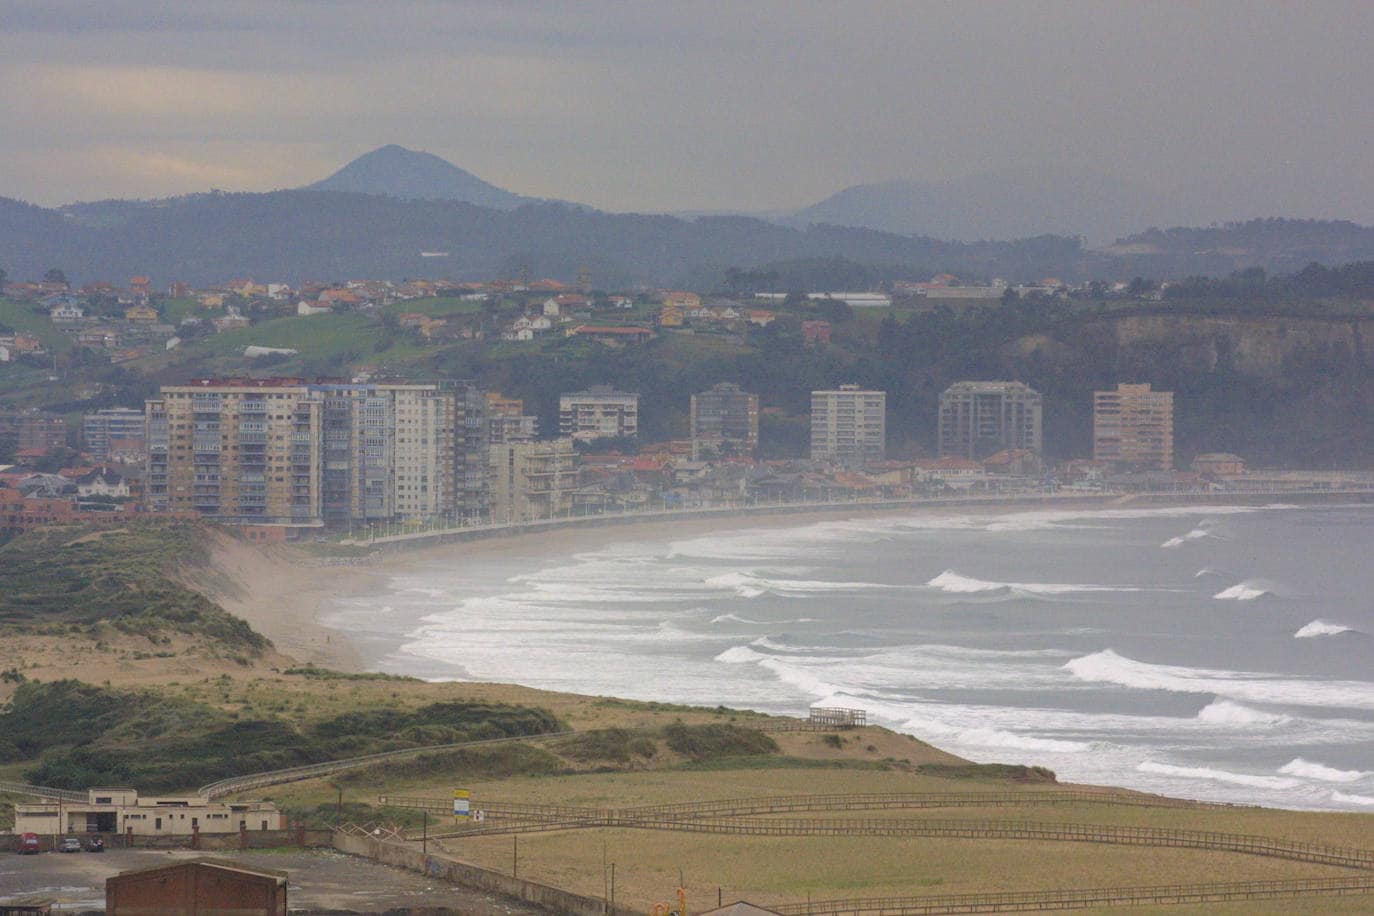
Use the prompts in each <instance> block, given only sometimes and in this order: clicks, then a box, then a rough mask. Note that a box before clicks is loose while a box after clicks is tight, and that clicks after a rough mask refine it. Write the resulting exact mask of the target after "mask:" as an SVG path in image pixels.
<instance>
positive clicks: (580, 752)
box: [557, 728, 658, 763]
mask: <svg viewBox="0 0 1374 916" xmlns="http://www.w3.org/2000/svg"><path fill="white" fill-rule="evenodd" d="M557 750H558V752H559V753H560V754H562V755H563V756H564V757H567V758H569V759H572V760H577V761H579V762H582V763H590V762H592V761H598V760H605V761H609V762H611V763H628V762H629V761H630V760H631V759H632V758H634V757H644V758H649V757H652V756H654V754H656V753H658V747H657V745H655V744H654V742H653V740H652V739H650V738H646V737H644V736H642V735H639V736H636V735H635V734H634V733H633V732H631V731H629V730H627V729H623V728H600V729H595V730H593V731H587V732H581V733H580V734H577V735H574V736H573V737H571V738H567V739H565V740H563V741H562V742H560V743H559V744H558V745H557Z"/></svg>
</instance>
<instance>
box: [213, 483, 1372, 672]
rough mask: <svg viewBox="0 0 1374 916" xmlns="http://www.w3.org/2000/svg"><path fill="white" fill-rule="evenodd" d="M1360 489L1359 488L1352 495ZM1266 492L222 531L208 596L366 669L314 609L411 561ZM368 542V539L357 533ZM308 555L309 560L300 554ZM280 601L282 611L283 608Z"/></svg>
mask: <svg viewBox="0 0 1374 916" xmlns="http://www.w3.org/2000/svg"><path fill="white" fill-rule="evenodd" d="M1361 496H1363V497H1364V498H1362V499H1361V498H1360V497H1361ZM1276 499H1278V497H1277V496H1276V495H1274V494H1177V493H1149V494H1135V495H1124V496H1123V495H1104V496H1081V495H1077V494H1075V495H1072V496H1062V497H1033V498H1021V499H1018V498H1014V497H1003V498H996V499H992V498H968V499H949V500H941V501H936V500H923V501H910V500H908V501H901V502H892V503H884V504H863V503H827V504H813V505H799V506H787V505H783V506H759V507H745V508H738V507H733V508H726V509H712V510H694V511H687V512H681V513H678V512H669V513H662V514H644V515H623V516H603V517H593V518H581V519H566V520H558V521H557V522H554V523H543V524H537V526H534V525H520V526H491V527H487V528H475V529H469V530H458V531H451V532H446V533H442V534H420V535H404V536H399V537H397V538H394V539H392V540H390V541H378V542H375V543H372V544H371V546H372V548H373V549H372V552H371V553H369V554H368V555H366V557H364V558H362V559H363V560H364V562H351V563H342V564H340V563H335V564H331V563H328V562H327V561H326V560H321V559H316V558H307V557H305V556H304V554H303V553H302V552H300V551H299V550H297V549H295V548H291V547H287V548H285V550H286V551H292V552H291V553H284V552H275V551H274V552H272V553H268V552H267V551H268V550H272V548H255V547H252V546H249V545H248V544H246V543H245V542H242V541H239V540H238V539H237V538H230V537H225V538H222V539H221V541H220V543H219V544H218V545H217V547H216V551H215V566H216V570H217V571H219V572H221V573H225V574H227V575H228V576H229V577H230V578H231V579H232V580H233V581H234V582H235V583H236V585H237V586H238V587H236V588H232V589H227V590H225V589H220V588H213V587H212V589H211V591H212V592H214V593H213V594H211V595H210V597H211V598H212V599H213V600H216V601H218V602H220V603H221V604H222V605H223V606H224V608H225V610H227V611H229V612H230V613H232V614H234V615H235V616H237V617H241V618H242V619H244V620H246V621H247V622H248V623H249V625H250V626H252V627H253V628H254V629H256V630H258V631H259V632H261V633H263V634H264V635H265V636H267V637H268V638H269V639H271V640H272V642H273V644H274V647H275V648H276V649H277V651H279V652H281V653H283V654H285V655H288V656H291V657H293V658H295V659H296V661H297V662H298V663H300V664H313V665H317V666H320V667H328V668H333V669H335V670H339V671H344V672H348V673H361V672H366V671H368V670H370V669H369V668H368V667H367V666H368V664H369V663H374V664H375V663H376V662H377V661H378V659H368V658H366V657H365V654H364V653H363V652H362V651H361V649H360V648H359V647H358V645H357V644H356V643H355V642H354V636H353V635H352V634H351V633H350V632H349V631H348V630H347V629H344V628H339V627H332V626H330V625H328V624H327V623H325V622H324V620H323V617H325V616H326V614H327V613H328V612H329V609H330V606H331V605H333V604H336V603H337V602H339V601H341V600H344V599H346V598H348V597H350V596H351V595H356V594H357V593H358V592H360V591H363V590H365V589H366V588H367V587H368V584H369V583H376V582H378V581H379V580H382V579H386V578H390V577H392V576H395V575H398V574H402V573H405V572H407V571H410V570H413V569H415V568H417V567H420V566H423V565H426V564H428V563H432V562H435V561H436V560H439V559H450V560H453V561H454V562H461V561H464V560H467V559H480V558H481V557H484V556H492V555H493V554H498V553H499V554H519V553H521V552H529V553H534V552H536V548H538V552H539V553H544V552H547V553H549V554H550V555H557V554H559V553H567V552H569V551H570V550H571V549H574V548H586V549H595V548H600V547H604V546H606V545H607V544H611V543H614V542H616V541H617V540H633V539H637V538H647V539H661V538H663V537H665V536H671V535H674V534H678V535H681V536H682V537H684V538H686V537H700V536H703V535H707V534H710V533H712V532H716V531H719V532H722V533H724V532H732V531H739V530H741V529H749V528H784V527H794V526H798V527H799V526H804V525H810V524H817V523H821V522H826V521H840V520H843V519H845V518H874V517H884V516H891V515H896V514H913V513H917V514H928V513H937V514H938V513H941V512H945V511H958V512H962V513H974V514H1006V513H1008V512H1015V511H1025V512H1035V511H1053V510H1056V509H1058V510H1064V511H1073V510H1076V509H1085V508H1100V509H1108V508H1120V509H1125V510H1128V509H1162V508H1176V507H1184V506H1190V505H1198V506H1266V505H1275V504H1280V503H1276ZM1356 500H1357V501H1358V502H1359V503H1361V504H1366V503H1371V502H1374V494H1349V493H1339V494H1327V493H1296V494H1284V496H1283V499H1282V500H1281V504H1289V503H1292V504H1303V505H1323V504H1329V503H1334V504H1336V505H1341V504H1347V503H1353V502H1354V501H1356ZM360 543H361V544H367V543H368V542H360ZM303 560H313V562H302V561H303ZM283 610H287V611H288V612H287V613H282V611H283Z"/></svg>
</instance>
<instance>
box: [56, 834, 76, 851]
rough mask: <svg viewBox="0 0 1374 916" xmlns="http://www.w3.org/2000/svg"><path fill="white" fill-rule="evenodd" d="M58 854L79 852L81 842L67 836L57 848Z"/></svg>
mask: <svg viewBox="0 0 1374 916" xmlns="http://www.w3.org/2000/svg"><path fill="white" fill-rule="evenodd" d="M57 851H58V852H80V851H81V841H80V840H78V839H77V838H76V837H74V836H69V837H67V838H66V839H65V840H63V841H62V845H60V846H58V847H57Z"/></svg>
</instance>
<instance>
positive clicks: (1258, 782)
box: [1135, 760, 1302, 789]
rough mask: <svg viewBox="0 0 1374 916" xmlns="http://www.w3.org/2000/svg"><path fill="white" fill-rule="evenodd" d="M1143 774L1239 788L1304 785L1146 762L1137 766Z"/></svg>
mask: <svg viewBox="0 0 1374 916" xmlns="http://www.w3.org/2000/svg"><path fill="white" fill-rule="evenodd" d="M1135 768H1136V770H1138V771H1139V772H1141V773H1155V774H1157V775H1160V776H1179V777H1182V778H1184V779H1210V780H1212V781H1213V782H1229V783H1232V784H1234V785H1238V786H1249V787H1251V788H1254V789H1294V788H1297V787H1298V786H1300V785H1302V783H1301V782H1299V781H1298V780H1296V779H1288V778H1286V777H1283V776H1255V775H1252V774H1250V773H1231V772H1228V771H1227V770H1214V769H1212V768H1211V767H1179V766H1173V765H1172V764H1168V763H1155V762H1154V761H1153V760H1144V761H1141V762H1140V763H1138V764H1136V767H1135Z"/></svg>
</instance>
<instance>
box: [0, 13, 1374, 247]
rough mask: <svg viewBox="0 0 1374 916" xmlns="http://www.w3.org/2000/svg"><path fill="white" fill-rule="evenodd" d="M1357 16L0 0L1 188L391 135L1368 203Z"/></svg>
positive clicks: (647, 177) (741, 179) (1372, 122)
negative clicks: (1080, 174) (1012, 173)
mask: <svg viewBox="0 0 1374 916" xmlns="http://www.w3.org/2000/svg"><path fill="white" fill-rule="evenodd" d="M1371 36H1374V3H1371V2H1369V0H1353V2H1345V3H1336V2H1328V3H1322V2H1302V3H1298V2H1278V3H1266V2H1259V0H1252V2H1233V3H1224V2H1216V3H1205V2H1203V3H1199V2H1188V3H1166V2H1135V0H1132V2H1126V3H1112V2H1105V0H1094V2H1084V3H1072V2H1056V3H1037V2H983V3H977V2H950V3H926V2H916V0H903V2H890V3H888V2H846V0H830V2H820V3H807V2H802V0H785V2H763V0H760V2H747V0H734V2H721V3H712V2H690V3H687V2H684V3H671V4H670V3H653V2H624V3H598V2H591V0H578V2H569V3H561V4H554V5H546V4H538V3H522V2H490V3H487V2H471V3H468V2H439V0H430V2H403V0H386V2H374V0H356V2H355V0H296V2H285V0H272V2H262V3H257V2H235V0H163V2H140V0H89V2H66V0H0V195H3V196H11V197H18V198H22V199H25V200H30V201H33V202H35V203H41V204H49V205H50V204H58V203H66V202H69V201H73V200H89V199H97V198H104V197H158V196H166V195H172V194H179V193H185V192H191V191H203V190H207V189H209V188H211V187H218V188H224V189H229V190H269V189H273V188H280V187H291V186H295V185H300V184H305V183H308V182H310V181H314V180H316V179H318V178H321V177H323V176H325V175H327V174H329V173H330V172H332V171H334V170H335V169H337V168H338V167H339V166H341V165H343V164H344V163H345V162H347V161H348V160H349V159H351V158H353V157H354V156H357V155H359V154H361V153H364V152H366V151H368V150H370V149H373V148H375V147H377V146H380V145H382V144H385V143H399V144H401V145H402V146H407V147H411V148H413V149H421V150H426V151H428V152H432V153H435V154H438V155H440V156H443V157H444V158H446V159H448V160H449V161H451V162H453V163H455V164H457V165H460V166H462V167H464V168H466V169H468V170H469V171H472V172H474V173H475V174H477V175H478V176H480V177H482V178H484V179H486V180H488V181H491V182H493V183H495V184H497V185H500V186H502V187H505V188H508V189H510V190H513V191H517V192H520V193H523V194H530V195H537V196H549V197H561V198H565V199H570V200H577V201H581V202H585V203H589V204H592V205H595V206H598V207H602V208H605V209H612V210H679V209H711V208H749V209H770V208H785V207H795V206H801V205H805V204H808V203H812V202H814V201H816V200H818V199H820V198H822V197H825V196H827V195H829V194H831V193H833V192H834V191H837V190H839V189H841V188H843V187H846V186H849V185H853V184H859V183H864V182H870V181H878V180H885V179H893V178H910V179H920V180H932V181H934V180H946V179H955V178H959V177H962V176H966V175H970V174H977V173H981V172H987V171H1005V170H1017V171H1026V170H1030V171H1035V170H1039V169H1046V170H1050V169H1054V170H1058V171H1060V172H1061V173H1062V171H1063V170H1065V169H1069V170H1075V169H1081V170H1084V171H1091V172H1094V173H1098V174H1106V175H1110V176H1114V177H1115V176H1119V177H1120V178H1121V179H1122V180H1123V181H1130V182H1132V183H1136V184H1143V185H1145V186H1146V187H1150V188H1157V189H1158V190H1159V193H1160V194H1162V195H1166V196H1168V197H1169V198H1171V199H1179V200H1187V199H1189V198H1191V197H1204V198H1207V199H1209V200H1215V201H1217V207H1218V208H1220V209H1227V208H1229V210H1228V212H1219V213H1217V217H1218V218H1228V217H1233V216H1248V215H1256V214H1258V213H1276V214H1278V213H1282V214H1284V215H1302V216H1341V217H1347V218H1352V219H1356V220H1360V221H1364V222H1374V156H1371V155H1370V148H1371V145H1372V144H1371V141H1374V92H1372V91H1371V88H1372V84H1374V81H1371V77H1370V66H1371V62H1374V54H1371V41H1372V40H1374V39H1372V38H1371ZM1241 211H1247V212H1241Z"/></svg>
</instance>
